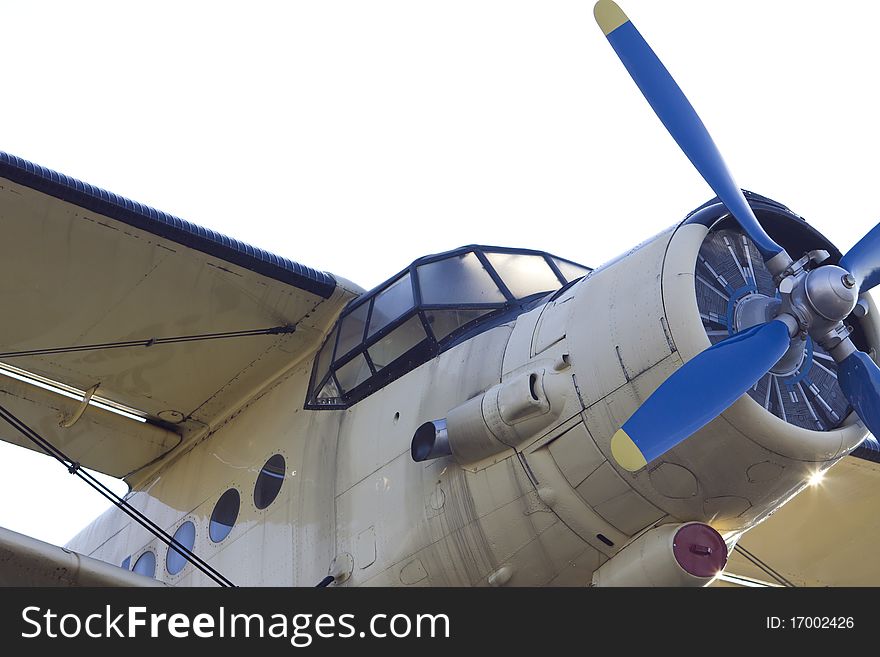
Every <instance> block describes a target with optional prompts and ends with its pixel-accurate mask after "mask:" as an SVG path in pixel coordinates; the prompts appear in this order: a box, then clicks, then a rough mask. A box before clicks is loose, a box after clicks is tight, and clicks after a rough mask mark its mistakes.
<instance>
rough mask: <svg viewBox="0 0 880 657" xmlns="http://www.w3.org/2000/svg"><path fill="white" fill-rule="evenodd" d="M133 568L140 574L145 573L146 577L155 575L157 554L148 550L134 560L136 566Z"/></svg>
mask: <svg viewBox="0 0 880 657" xmlns="http://www.w3.org/2000/svg"><path fill="white" fill-rule="evenodd" d="M132 570H133V571H134V572H136V573H137V574H138V575H143V576H144V577H155V576H156V555H155V554H153V552H151V551H150V550H147V551H146V552H144V553H143V554H142V555H141V556H139V557H138V560H137V561H135V562H134V568H132Z"/></svg>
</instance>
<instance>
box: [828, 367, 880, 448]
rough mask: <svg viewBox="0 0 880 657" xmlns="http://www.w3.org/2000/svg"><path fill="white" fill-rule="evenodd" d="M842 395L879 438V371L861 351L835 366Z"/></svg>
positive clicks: (869, 429)
mask: <svg viewBox="0 0 880 657" xmlns="http://www.w3.org/2000/svg"><path fill="white" fill-rule="evenodd" d="M837 378H838V379H839V380H840V387H841V388H842V389H843V394H845V395H846V398H847V399H848V400H849V403H850V404H852V405H853V408H854V409H855V410H856V413H858V415H859V417H860V418H862V422H864V423H865V426H866V427H868V431H870V432H871V433H872V434H874V435H875V436H880V369H878V367H877V365H876V364H875V363H874V361H873V360H871V357H870V356H868V354H866V353H865V352H863V351H855V352H853V353H851V354H850V355H849V356H847V357H846V358H844V359H843V360H842V361H840V362H839V363H838V364H837Z"/></svg>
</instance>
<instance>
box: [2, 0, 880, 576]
mask: <svg viewBox="0 0 880 657" xmlns="http://www.w3.org/2000/svg"><path fill="white" fill-rule="evenodd" d="M596 16H597V21H598V22H599V25H600V27H602V29H603V32H605V33H606V36H607V37H608V39H609V41H610V42H611V45H612V47H613V48H614V49H615V51H616V52H617V53H618V55H619V56H620V58H621V59H622V60H623V61H624V64H625V65H626V66H627V68H628V69H629V71H630V73H631V75H632V76H633V77H634V78H635V79H636V82H637V84H638V85H639V87H640V88H641V89H642V90H643V93H644V94H645V95H646V97H647V98H648V100H649V102H651V103H652V106H653V107H654V109H655V111H656V112H657V113H658V114H659V115H660V116H661V119H663V120H664V123H666V124H667V129H668V130H669V132H670V133H671V134H672V135H673V137H675V138H676V141H678V142H679V144H680V145H681V147H682V150H684V151H685V153H686V154H687V155H688V157H689V158H690V159H691V160H692V162H693V163H694V166H695V167H696V168H697V169H698V171H700V173H701V174H703V175H704V177H706V178H707V181H708V182H709V183H710V186H711V187H712V188H713V190H714V191H715V193H716V194H717V197H718V198H716V199H714V200H712V201H709V202H708V203H706V204H704V205H703V206H701V207H700V208H698V209H697V210H695V211H694V212H693V213H691V214H690V215H688V217H687V218H686V219H685V220H684V221H682V222H681V223H679V224H676V225H675V226H672V227H671V228H669V229H666V230H665V231H663V232H661V233H660V234H659V235H657V236H655V237H653V238H650V239H648V240H647V241H645V242H643V243H641V244H640V245H638V246H637V247H635V248H633V249H632V250H631V251H629V252H627V253H625V254H623V255H622V256H621V257H619V258H617V259H615V260H612V261H611V262H608V263H606V264H604V265H602V266H601V267H598V268H596V269H590V268H588V267H584V266H583V265H579V264H577V263H574V262H571V261H568V260H565V259H562V258H557V257H555V256H553V255H551V254H547V253H543V252H538V251H533V250H528V249H509V248H500V247H487V246H479V245H472V246H467V247H462V248H461V249H456V250H454V251H450V252H446V253H442V254H437V255H433V256H427V257H425V258H420V259H418V260H416V261H415V262H414V263H413V264H412V265H411V266H410V267H408V268H407V269H405V270H403V271H401V272H399V273H398V274H396V275H394V276H392V277H391V278H390V279H388V281H387V282H386V283H383V284H381V285H379V286H377V287H376V288H374V289H373V290H370V291H365V290H362V289H360V288H359V287H358V286H356V285H355V284H353V283H350V282H348V281H346V280H344V279H342V278H340V277H338V276H331V275H329V274H325V273H323V272H317V271H315V270H312V269H309V268H308V267H304V266H302V265H299V264H298V263H293V262H291V261H289V260H285V259H283V258H279V257H278V256H274V255H273V254H270V253H267V252H265V251H261V250H258V249H254V248H252V247H248V246H247V245H244V244H242V243H239V242H237V241H235V240H232V239H230V238H226V237H224V236H221V235H218V234H216V233H213V232H212V231H208V230H206V229H201V228H199V227H196V226H193V225H190V224H187V223H186V222H183V221H181V220H179V219H176V218H174V217H171V216H169V215H165V214H163V213H159V212H157V211H155V210H152V209H150V208H146V207H144V206H141V205H138V204H135V203H133V202H130V201H127V200H125V199H121V198H119V197H116V196H114V195H112V194H109V193H107V192H103V191H101V190H97V189H95V188H92V187H90V186H88V185H86V184H84V183H80V182H78V181H74V180H72V179H69V178H67V177H64V176H62V175H60V174H56V173H54V172H50V171H47V170H44V169H42V168H40V167H38V166H36V165H32V164H30V163H27V162H24V161H22V160H19V159H17V158H14V157H12V156H6V155H4V156H2V157H0V175H2V179H3V188H2V196H0V198H2V201H0V203H2V205H0V208H2V217H3V224H2V225H3V231H4V235H6V236H7V237H8V239H7V240H5V242H4V244H5V245H6V249H4V253H3V266H4V267H6V268H7V269H6V270H5V274H6V275H5V276H4V277H3V280H4V286H3V288H2V290H3V295H4V298H5V299H6V300H7V301H8V304H7V308H8V309H10V310H9V315H8V316H9V317H11V318H13V319H14V321H8V322H6V324H7V325H6V326H4V328H3V339H2V341H0V344H2V345H3V347H2V350H3V352H4V353H3V354H2V356H0V362H2V363H3V365H2V367H0V371H2V373H3V375H4V376H3V377H2V390H3V392H4V393H5V394H4V395H3V397H2V398H0V399H2V403H0V405H2V407H3V410H2V412H0V414H2V417H3V419H4V420H5V421H6V423H7V426H6V427H4V428H3V430H2V431H3V433H2V435H3V438H4V439H5V440H8V441H10V442H14V443H16V444H20V445H22V446H25V447H30V448H35V447H36V448H38V449H45V450H47V451H49V452H53V453H54V454H55V456H57V457H58V458H59V460H61V461H62V462H63V463H64V465H65V467H67V468H68V469H69V470H71V471H72V473H74V474H78V475H80V476H82V477H84V478H86V479H88V477H89V475H88V474H87V473H85V472H84V471H83V470H82V469H81V467H88V468H92V469H95V470H99V471H101V472H106V473H108V474H111V475H114V476H120V477H124V478H125V480H126V481H127V482H128V483H129V485H130V486H131V488H132V492H131V493H130V494H129V495H128V496H126V499H125V500H117V502H118V503H119V505H120V506H121V507H123V508H122V509H119V510H114V511H112V512H109V513H107V514H105V515H104V516H102V517H101V518H99V519H97V520H96V521H95V522H94V523H93V524H92V525H90V526H89V527H87V528H86V529H85V530H84V531H83V532H82V533H81V534H80V535H79V536H77V537H76V538H75V539H74V540H73V541H72V542H71V543H70V544H69V546H68V548H69V549H70V550H72V551H74V552H75V553H76V554H70V553H69V552H64V551H62V550H60V549H59V548H53V547H52V546H48V545H45V544H41V543H39V542H36V541H34V540H32V539H27V538H26V537H22V536H18V535H14V534H12V533H11V532H2V534H0V544H2V545H3V547H4V548H5V549H7V550H8V551H10V552H11V553H12V554H13V555H14V557H13V558H12V559H11V560H9V561H6V562H5V564H6V565H5V567H4V568H3V571H2V572H0V578H3V581H4V582H14V583H28V584H37V583H50V582H53V581H58V580H61V581H63V582H64V583H77V584H91V585H94V584H102V585H105V584H106V585H109V584H123V585H132V584H140V585H147V584H158V583H166V584H171V585H206V584H211V583H217V584H236V585H287V586H291V585H293V586H309V585H315V584H317V583H326V584H328V585H332V586H354V585H362V584H363V585H434V586H438V585H456V586H458V585H514V586H516V585H519V586H529V585H542V584H544V585H546V584H549V585H565V584H573V585H588V584H593V585H597V586H603V585H706V584H709V583H712V582H713V581H714V580H715V579H716V577H718V575H719V573H721V572H722V571H723V570H724V567H725V565H726V563H727V559H728V556H729V554H730V552H731V551H732V550H733V549H734V547H735V546H736V545H737V543H738V542H739V541H740V539H741V538H742V536H743V535H744V534H745V532H749V531H751V530H753V529H754V528H756V527H757V528H760V523H761V522H762V521H763V520H765V519H766V518H767V517H769V516H770V515H771V514H773V513H774V512H775V511H776V510H777V509H780V508H781V507H782V505H783V504H785V503H786V502H787V501H788V500H790V499H791V498H792V497H793V496H794V495H796V494H798V493H799V492H801V491H802V490H803V489H804V488H805V487H806V485H807V482H808V481H809V480H810V479H811V478H813V477H815V476H816V475H817V473H822V472H825V471H826V470H827V469H828V468H829V467H830V466H831V465H833V464H835V463H837V462H838V461H840V460H841V459H844V458H845V457H847V455H849V454H852V453H854V450H860V451H857V452H855V453H862V454H865V455H868V456H870V454H872V453H873V452H874V451H877V450H876V448H875V447H874V443H873V442H864V443H863V440H864V439H865V435H866V429H870V428H871V427H874V426H876V424H875V423H876V416H875V411H874V408H873V399H874V397H873V395H874V392H873V391H875V390H876V380H877V379H876V366H875V365H874V364H873V361H872V358H873V353H874V350H875V348H876V345H877V329H876V324H875V323H874V317H875V316H876V310H875V309H874V307H873V303H872V301H871V299H870V296H868V295H867V294H866V292H867V291H868V290H869V289H870V287H872V286H873V285H874V284H875V283H876V280H875V278H876V275H875V274H874V267H873V263H872V260H871V257H870V255H871V252H872V251H873V250H874V241H875V240H876V239H877V238H876V235H875V231H876V229H875V230H874V231H872V232H871V233H869V234H868V235H867V236H866V238H865V239H864V240H863V241H862V242H859V243H858V244H857V245H856V246H855V247H853V249H851V250H850V251H849V252H848V253H847V254H846V255H842V254H841V253H840V251H838V250H837V249H836V248H835V247H834V245H833V244H831V243H830V242H829V241H828V240H826V239H825V238H824V237H822V235H821V234H820V233H818V231H816V230H815V229H814V228H813V227H811V226H810V225H808V224H806V222H804V221H803V220H802V219H801V218H800V217H798V216H797V215H795V214H794V213H792V212H791V211H790V210H788V209H787V208H785V207H784V206H782V205H781V204H779V203H776V202H774V201H772V200H770V199H767V198H764V197H762V196H759V195H757V194H752V193H746V194H745V195H744V194H743V193H742V192H741V191H740V190H739V188H738V187H737V186H736V185H735V183H733V181H732V178H731V177H730V175H729V174H728V173H727V171H726V169H725V168H724V165H723V162H722V160H721V158H720V155H718V154H717V151H715V149H714V146H713V145H712V143H711V140H710V139H709V138H708V135H707V134H706V133H705V132H704V129H703V128H702V124H701V122H700V121H699V119H698V118H697V117H696V114H695V113H693V112H692V110H691V109H690V106H689V103H688V102H687V100H686V99H685V98H684V96H683V95H681V94H680V92H679V91H678V89H677V87H676V86H675V83H674V82H673V81H672V79H671V78H669V77H668V74H665V70H664V69H663V68H662V65H661V64H659V60H656V58H655V57H654V56H653V53H652V52H651V51H650V49H648V48H647V45H646V44H645V43H644V41H643V40H642V39H641V36H640V35H639V34H638V32H636V31H635V28H634V27H632V23H631V22H630V21H628V19H626V17H625V16H624V15H623V14H622V12H621V11H620V10H619V8H617V7H616V5H614V4H613V3H610V2H607V1H605V0H603V1H602V2H600V3H598V5H597V9H596ZM13 245H14V246H13ZM789 252H791V253H792V254H793V255H794V256H795V257H798V259H797V260H795V259H793V257H791V256H789V255H788V253H789ZM802 253H803V254H804V256H803V257H800V254H802ZM59 280H61V281H62V282H63V284H62V285H61V286H60V287H59V285H58V281H59ZM843 320H846V324H844V322H843ZM847 324H848V325H849V326H847ZM850 327H851V331H850ZM868 354H871V357H870V358H869V356H868ZM719 373H724V375H723V377H722V376H721V375H720V374H719ZM869 440H870V439H869ZM860 445H861V446H860ZM92 483H95V482H92ZM105 492H106V491H105ZM129 514H130V515H129ZM169 543H171V544H172V545H173V547H169V545H168V544H169ZM59 565H66V567H67V570H60V569H59ZM59 573H61V574H60V575H59ZM16 578H24V581H22V580H21V579H16Z"/></svg>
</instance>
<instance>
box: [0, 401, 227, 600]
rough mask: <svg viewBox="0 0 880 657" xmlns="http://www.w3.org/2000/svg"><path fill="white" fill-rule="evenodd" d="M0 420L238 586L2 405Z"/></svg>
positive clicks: (216, 576)
mask: <svg viewBox="0 0 880 657" xmlns="http://www.w3.org/2000/svg"><path fill="white" fill-rule="evenodd" d="M0 419H2V420H5V421H6V423H7V424H9V425H10V426H11V427H12V428H13V429H15V430H16V431H18V432H19V433H20V434H22V435H23V436H24V437H25V438H27V439H28V440H30V441H31V442H33V443H34V444H36V445H37V446H38V447H39V448H40V449H41V450H43V451H44V452H46V454H48V455H49V456H51V457H52V458H54V459H55V460H56V461H58V462H59V463H61V464H62V465H64V467H66V468H67V471H68V472H69V473H70V474H73V475H76V476H78V477H79V478H80V479H82V480H83V481H85V482H86V483H87V484H88V485H89V486H91V487H92V488H94V489H95V490H96V491H98V492H99V493H100V494H101V495H103V496H104V497H106V498H107V499H108V500H109V501H110V502H111V503H113V504H114V505H115V506H117V507H118V508H119V509H120V510H121V511H122V512H123V513H125V514H127V515H128V516H129V517H131V518H132V520H134V521H135V522H137V523H138V524H140V525H141V526H142V527H144V528H145V529H146V530H147V531H149V532H150V533H152V534H153V535H154V536H156V538H158V539H159V540H160V541H162V542H163V543H165V544H166V545H167V546H168V547H169V548H173V549H175V550H177V551H178V552H179V553H180V554H182V555H183V556H185V557H186V558H187V559H188V560H189V561H191V562H192V564H193V565H194V566H195V567H196V568H198V569H199V570H201V571H202V572H203V573H204V574H205V575H207V576H208V577H210V578H211V579H212V580H214V581H215V582H216V583H217V584H219V585H220V586H235V584H233V583H232V582H231V581H229V580H228V579H227V578H226V577H224V576H223V575H222V574H221V573H220V572H218V571H217V570H215V569H214V568H213V567H212V566H211V565H210V564H208V563H207V562H206V561H204V560H203V559H202V558H201V557H199V556H198V555H196V554H195V553H194V552H193V551H192V550H190V549H189V548H187V547H186V546H184V545H183V544H181V543H180V541H178V540H177V539H175V538H173V537H172V536H169V535H168V533H167V532H165V531H164V530H163V529H162V528H161V527H159V526H158V525H157V524H156V523H154V522H153V521H152V520H150V519H149V518H148V517H147V516H146V515H144V514H143V513H141V512H140V511H138V510H137V509H136V508H134V507H133V506H132V505H131V504H129V503H128V502H126V501H125V500H124V499H123V498H121V497H119V496H118V495H117V494H116V493H114V492H113V491H112V490H110V489H109V488H108V487H107V486H105V485H104V484H103V483H101V482H100V481H99V480H98V479H97V478H96V477H95V476H94V475H92V474H91V473H90V472H88V471H86V470H84V469H83V468H82V467H81V466H80V464H79V463H78V462H77V461H74V460H73V459H71V458H70V457H69V456H67V455H66V454H65V453H64V452H62V451H61V450H60V449H58V448H57V447H55V445H53V444H52V443H51V442H49V441H48V440H46V439H45V438H43V437H42V436H41V435H40V434H38V433H37V432H36V431H34V430H33V429H31V428H30V427H29V426H28V425H26V424H25V423H24V422H22V421H21V420H19V419H18V418H17V417H15V416H14V415H13V414H12V413H10V412H9V411H8V410H7V409H6V408H5V407H3V406H2V405H0Z"/></svg>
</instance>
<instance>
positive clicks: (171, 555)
mask: <svg viewBox="0 0 880 657" xmlns="http://www.w3.org/2000/svg"><path fill="white" fill-rule="evenodd" d="M174 540H175V541H177V542H178V543H180V544H181V545H182V546H183V547H185V548H186V549H187V550H190V551H192V549H193V545H195V542H196V526H195V525H194V524H192V523H191V522H190V521H189V520H187V521H186V522H185V523H183V524H182V525H181V526H180V527H178V528H177V531H176V532H174ZM186 562H187V558H186V557H185V556H183V554H181V553H180V552H178V551H177V548H174V547H169V548H168V556H167V557H166V559H165V567H166V568H167V569H168V573H169V574H171V575H176V574H177V573H179V572H180V571H181V570H183V567H184V566H185V565H186Z"/></svg>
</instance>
